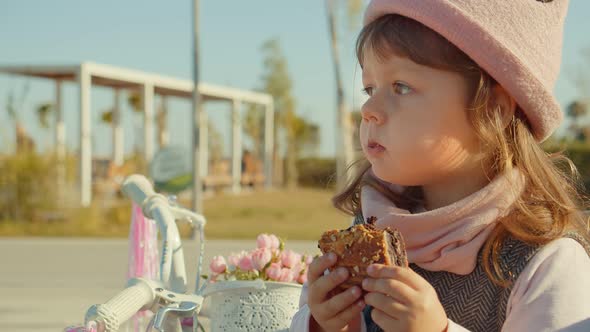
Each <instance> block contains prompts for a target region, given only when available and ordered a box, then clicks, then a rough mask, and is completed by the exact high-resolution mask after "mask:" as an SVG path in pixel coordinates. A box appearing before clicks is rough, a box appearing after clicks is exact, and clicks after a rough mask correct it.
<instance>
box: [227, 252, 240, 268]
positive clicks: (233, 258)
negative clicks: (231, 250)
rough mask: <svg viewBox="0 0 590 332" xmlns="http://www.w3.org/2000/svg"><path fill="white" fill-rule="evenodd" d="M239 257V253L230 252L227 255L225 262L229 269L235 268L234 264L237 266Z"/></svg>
mask: <svg viewBox="0 0 590 332" xmlns="http://www.w3.org/2000/svg"><path fill="white" fill-rule="evenodd" d="M240 258H242V256H240V255H239V254H238V255H236V254H231V255H229V256H227V263H228V265H229V267H230V269H233V268H235V267H236V266H238V263H239V262H240Z"/></svg>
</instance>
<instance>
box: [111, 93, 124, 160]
mask: <svg viewBox="0 0 590 332" xmlns="http://www.w3.org/2000/svg"><path fill="white" fill-rule="evenodd" d="M113 104H114V105H113V163H114V164H115V166H121V165H123V158H124V155H123V154H124V152H123V126H122V124H121V90H119V89H115V96H114V101H113Z"/></svg>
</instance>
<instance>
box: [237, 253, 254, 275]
mask: <svg viewBox="0 0 590 332" xmlns="http://www.w3.org/2000/svg"><path fill="white" fill-rule="evenodd" d="M238 267H239V268H240V270H242V271H251V270H254V265H253V264H252V256H250V255H249V254H246V255H244V256H242V257H241V258H240V261H239V262H238Z"/></svg>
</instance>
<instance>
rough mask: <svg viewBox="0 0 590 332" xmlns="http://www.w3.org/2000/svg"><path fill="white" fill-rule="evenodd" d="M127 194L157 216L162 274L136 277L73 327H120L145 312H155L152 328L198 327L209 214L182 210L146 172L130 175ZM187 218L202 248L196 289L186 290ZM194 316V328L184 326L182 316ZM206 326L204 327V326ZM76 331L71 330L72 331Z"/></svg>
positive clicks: (107, 331)
mask: <svg viewBox="0 0 590 332" xmlns="http://www.w3.org/2000/svg"><path fill="white" fill-rule="evenodd" d="M122 191H123V193H124V194H125V195H126V196H128V197H129V198H131V199H132V200H133V201H134V202H135V203H136V204H138V205H139V206H140V207H141V210H142V211H143V214H144V215H145V216H146V217H148V218H150V219H153V220H154V221H155V222H156V224H157V227H158V230H159V232H160V236H161V238H162V254H161V259H160V266H159V272H160V278H159V280H150V279H146V278H132V279H130V280H129V281H128V283H127V287H126V288H125V289H124V290H123V291H121V292H120V293H118V294H117V295H115V296H114V297H113V298H111V299H110V300H108V301H107V302H106V303H104V304H97V305H93V306H91V307H90V309H88V311H87V312H86V316H85V319H84V328H81V329H79V330H74V331H97V332H103V331H104V332H114V331H118V330H119V328H120V326H121V324H123V323H125V322H127V321H128V320H129V319H130V318H131V317H132V316H133V315H134V314H136V313H137V312H139V311H141V310H150V311H152V312H153V313H154V314H155V315H154V316H153V318H152V320H151V321H150V323H149V325H148V328H147V330H148V331H149V330H151V329H152V328H153V329H155V330H157V331H165V332H179V331H183V328H184V330H185V331H186V330H187V329H190V330H191V331H194V332H196V331H198V329H199V327H200V325H199V323H198V317H197V316H198V314H199V312H200V310H201V308H202V304H203V300H204V297H203V296H202V295H200V294H201V291H202V287H201V286H200V284H201V283H200V276H201V268H202V264H203V254H204V232H203V230H204V227H205V224H206V220H205V217H204V216H202V215H200V214H197V213H195V212H193V211H190V210H187V209H184V208H181V207H179V206H176V205H174V204H171V202H170V201H169V200H168V199H167V198H166V197H165V196H163V195H161V194H158V193H156V192H154V190H153V188H152V185H151V184H150V182H149V181H148V180H147V179H146V178H145V177H144V176H142V175H131V176H129V177H128V178H127V179H126V180H125V181H124V182H123V185H122ZM180 220H185V221H188V222H189V223H190V224H191V225H192V226H193V227H194V228H195V229H198V230H199V233H200V250H199V256H198V262H197V276H196V283H195V289H194V291H193V292H192V293H187V277H186V270H185V262H184V254H183V249H182V243H181V240H180V235H179V232H178V227H177V226H176V221H180ZM191 317H192V324H191V325H192V326H191V327H188V328H187V327H186V326H184V327H183V324H182V320H183V319H186V318H191ZM201 329H202V327H201ZM70 331H72V330H70Z"/></svg>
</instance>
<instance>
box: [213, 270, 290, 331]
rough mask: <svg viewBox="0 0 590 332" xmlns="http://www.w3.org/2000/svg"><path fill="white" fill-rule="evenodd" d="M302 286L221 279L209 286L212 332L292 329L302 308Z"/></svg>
mask: <svg viewBox="0 0 590 332" xmlns="http://www.w3.org/2000/svg"><path fill="white" fill-rule="evenodd" d="M300 294H301V285H299V284H295V283H285V282H264V281H261V280H254V281H220V282H216V283H214V284H210V285H208V286H207V288H206V289H205V291H204V292H203V295H205V296H207V297H209V298H210V300H211V306H210V314H209V316H210V320H211V332H221V331H224V332H242V331H243V332H246V331H247V332H254V331H255V332H271V331H272V332H276V331H288V330H289V326H290V325H291V320H292V319H293V316H294V315H295V312H297V309H298V307H299V296H300Z"/></svg>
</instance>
